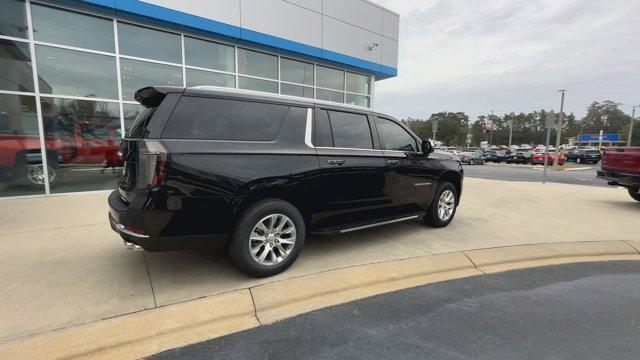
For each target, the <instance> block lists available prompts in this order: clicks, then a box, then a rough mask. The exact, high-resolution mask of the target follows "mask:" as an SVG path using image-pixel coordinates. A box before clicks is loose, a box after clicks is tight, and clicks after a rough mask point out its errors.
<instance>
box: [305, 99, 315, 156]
mask: <svg viewBox="0 0 640 360" xmlns="http://www.w3.org/2000/svg"><path fill="white" fill-rule="evenodd" d="M312 119H313V109H312V108H307V124H306V127H305V129H304V143H305V144H307V146H308V147H310V148H313V147H314V146H313V143H312V142H311V123H312V122H313V120H312Z"/></svg>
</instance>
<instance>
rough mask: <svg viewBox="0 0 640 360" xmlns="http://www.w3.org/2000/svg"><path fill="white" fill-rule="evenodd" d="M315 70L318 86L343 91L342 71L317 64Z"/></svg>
mask: <svg viewBox="0 0 640 360" xmlns="http://www.w3.org/2000/svg"><path fill="white" fill-rule="evenodd" d="M317 71H318V74H317V79H316V81H317V86H318V87H323V88H327V89H334V90H340V91H344V71H342V70H337V69H332V68H328V67H324V66H318V67H317ZM342 102H343V101H342Z"/></svg>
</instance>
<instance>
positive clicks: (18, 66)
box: [0, 39, 34, 92]
mask: <svg viewBox="0 0 640 360" xmlns="http://www.w3.org/2000/svg"><path fill="white" fill-rule="evenodd" d="M0 90H10V91H23V92H33V91H34V87H33V71H32V68H31V55H30V53H29V44H27V43H23V42H18V41H11V40H4V39H0Z"/></svg>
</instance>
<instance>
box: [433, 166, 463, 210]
mask: <svg viewBox="0 0 640 360" xmlns="http://www.w3.org/2000/svg"><path fill="white" fill-rule="evenodd" d="M443 181H447V182H450V183H451V184H453V186H454V187H455V188H456V192H457V193H458V198H457V201H458V203H460V197H461V196H462V174H460V173H458V172H456V171H445V172H443V173H442V174H440V176H439V177H438V182H439V183H442V182H443Z"/></svg>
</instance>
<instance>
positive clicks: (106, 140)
mask: <svg viewBox="0 0 640 360" xmlns="http://www.w3.org/2000/svg"><path fill="white" fill-rule="evenodd" d="M40 103H41V107H42V121H43V124H44V133H45V134H44V135H45V139H47V140H46V142H45V146H46V149H47V154H48V156H47V161H48V165H49V182H50V186H51V192H52V193H64V192H74V191H86V190H107V189H113V188H114V187H115V186H116V184H117V181H118V179H119V177H120V175H121V171H122V160H121V159H120V157H119V156H118V149H119V148H120V142H121V138H122V132H121V130H120V112H119V109H118V103H116V102H103V101H90V100H73V99H62V98H50V97H43V98H41V99H40Z"/></svg>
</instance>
